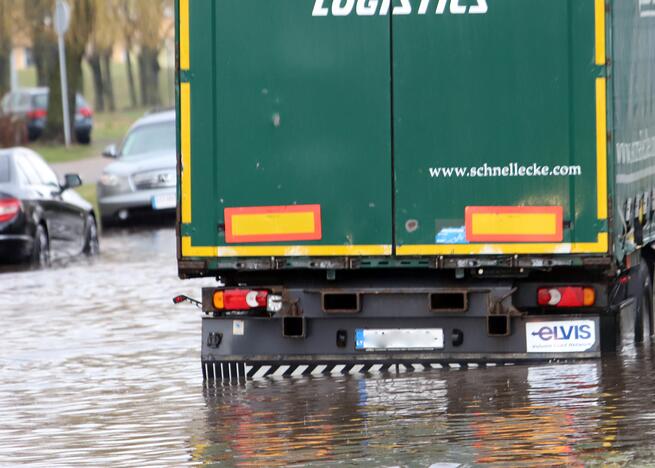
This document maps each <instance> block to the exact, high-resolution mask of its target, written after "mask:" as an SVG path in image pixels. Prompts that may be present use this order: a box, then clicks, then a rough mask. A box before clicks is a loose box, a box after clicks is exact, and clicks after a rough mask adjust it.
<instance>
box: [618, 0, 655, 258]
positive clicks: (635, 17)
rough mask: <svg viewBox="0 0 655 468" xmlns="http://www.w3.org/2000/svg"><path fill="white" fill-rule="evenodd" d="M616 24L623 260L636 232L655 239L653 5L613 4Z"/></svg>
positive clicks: (634, 243) (620, 255) (620, 247)
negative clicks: (654, 212) (638, 231)
mask: <svg viewBox="0 0 655 468" xmlns="http://www.w3.org/2000/svg"><path fill="white" fill-rule="evenodd" d="M612 25H613V28H614V31H613V35H612V43H613V44H612V55H613V71H614V73H613V85H614V86H613V91H614V119H613V120H614V126H615V129H614V143H615V144H614V145H612V149H613V150H614V151H613V156H614V157H615V158H616V203H615V217H614V220H615V222H614V232H615V243H614V250H615V254H616V256H617V257H618V258H623V256H624V255H625V253H630V252H632V251H634V250H635V249H636V248H637V247H638V245H637V244H638V242H637V241H638V240H639V239H638V237H639V236H638V235H637V236H635V229H637V230H642V231H643V243H648V242H652V241H655V224H654V223H653V221H654V217H653V206H654V204H653V195H654V192H653V190H654V189H655V4H652V3H651V2H649V1H640V2H637V1H622V0H615V1H614V2H613V3H612ZM640 211H641V213H643V216H642V218H641V219H640ZM635 237H637V239H636V238H635Z"/></svg>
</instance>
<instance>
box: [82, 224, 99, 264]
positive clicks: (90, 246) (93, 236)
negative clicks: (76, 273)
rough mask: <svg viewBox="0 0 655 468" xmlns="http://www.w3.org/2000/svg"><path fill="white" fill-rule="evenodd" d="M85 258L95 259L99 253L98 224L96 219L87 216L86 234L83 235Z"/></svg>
mask: <svg viewBox="0 0 655 468" xmlns="http://www.w3.org/2000/svg"><path fill="white" fill-rule="evenodd" d="M82 252H83V253H84V255H86V256H87V257H96V256H97V255H98V254H99V253H100V241H99V239H98V224H97V223H96V219H95V218H94V217H93V216H91V215H89V216H88V217H87V219H86V233H85V234H84V249H83V250H82Z"/></svg>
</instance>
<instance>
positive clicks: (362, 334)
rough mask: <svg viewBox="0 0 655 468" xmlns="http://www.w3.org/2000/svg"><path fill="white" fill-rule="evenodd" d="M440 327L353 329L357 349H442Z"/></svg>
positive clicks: (441, 330) (442, 338)
mask: <svg viewBox="0 0 655 468" xmlns="http://www.w3.org/2000/svg"><path fill="white" fill-rule="evenodd" d="M443 347H444V333H443V329H442V328H422V329H395V330H365V329H357V330H355V348H356V349H358V350H364V351H368V350H402V349H413V350H416V349H428V350H429V349H443Z"/></svg>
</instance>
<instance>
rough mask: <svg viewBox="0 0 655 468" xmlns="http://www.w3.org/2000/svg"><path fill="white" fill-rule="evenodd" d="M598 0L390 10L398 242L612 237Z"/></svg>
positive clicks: (452, 244)
mask: <svg viewBox="0 0 655 468" xmlns="http://www.w3.org/2000/svg"><path fill="white" fill-rule="evenodd" d="M415 3H416V2H415ZM598 3H599V2H594V0H582V1H571V0H529V1H526V0H503V1H489V2H486V1H483V0H473V1H470V2H468V1H467V2H455V1H450V2H441V1H440V2H437V1H436V0H435V1H432V2H428V4H429V7H428V9H427V10H426V12H425V14H419V13H420V12H416V11H415V12H414V14H408V15H395V16H394V17H393V32H392V35H393V61H394V66H393V77H392V78H393V97H394V100H393V106H394V107H393V110H394V167H395V171H396V178H395V183H396V187H395V190H396V211H395V235H396V244H397V253H398V254H400V255H425V254H431V255H435V254H452V253H460V254H479V253H510V254H513V253H569V252H606V251H607V243H606V234H603V233H606V232H607V222H606V220H607V192H606V187H607V174H606V169H605V167H606V149H605V148H604V144H603V143H604V142H603V141H602V140H603V139H605V138H606V131H605V130H604V128H603V127H604V125H605V124H604V122H605V119H606V113H605V106H604V103H603V101H604V99H605V89H604V83H605V82H604V80H603V79H600V78H601V77H602V76H603V75H604V67H603V66H602V65H603V63H598V64H597V63H596V55H595V53H596V50H595V48H596V46H597V44H598V43H599V42H600V43H604V37H605V34H604V29H603V28H604V21H603V18H604V14H605V11H604V2H602V1H601V2H600V8H599V9H600V11H599V13H600V16H599V17H598V18H597V17H596V4H598ZM442 7H443V9H440V8H442ZM435 12H436V14H435ZM597 35H598V36H597ZM599 52H600V51H599ZM600 57H602V59H603V62H604V58H605V57H604V53H601V55H600ZM598 62H601V60H600V59H599V60H598ZM599 124H600V125H601V128H600V129H599V127H598V125H599ZM597 132H600V134H601V135H602V136H601V142H600V146H599V145H598V144H597V143H598V141H597Z"/></svg>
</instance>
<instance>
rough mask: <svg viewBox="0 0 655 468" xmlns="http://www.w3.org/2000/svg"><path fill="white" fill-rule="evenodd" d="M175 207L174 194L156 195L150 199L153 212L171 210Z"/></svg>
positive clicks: (175, 198) (175, 199)
mask: <svg viewBox="0 0 655 468" xmlns="http://www.w3.org/2000/svg"><path fill="white" fill-rule="evenodd" d="M176 206H177V197H176V196H175V195H174V194H170V195H169V194H166V195H157V196H154V197H152V209H153V210H171V209H173V208H175V207H176Z"/></svg>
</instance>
